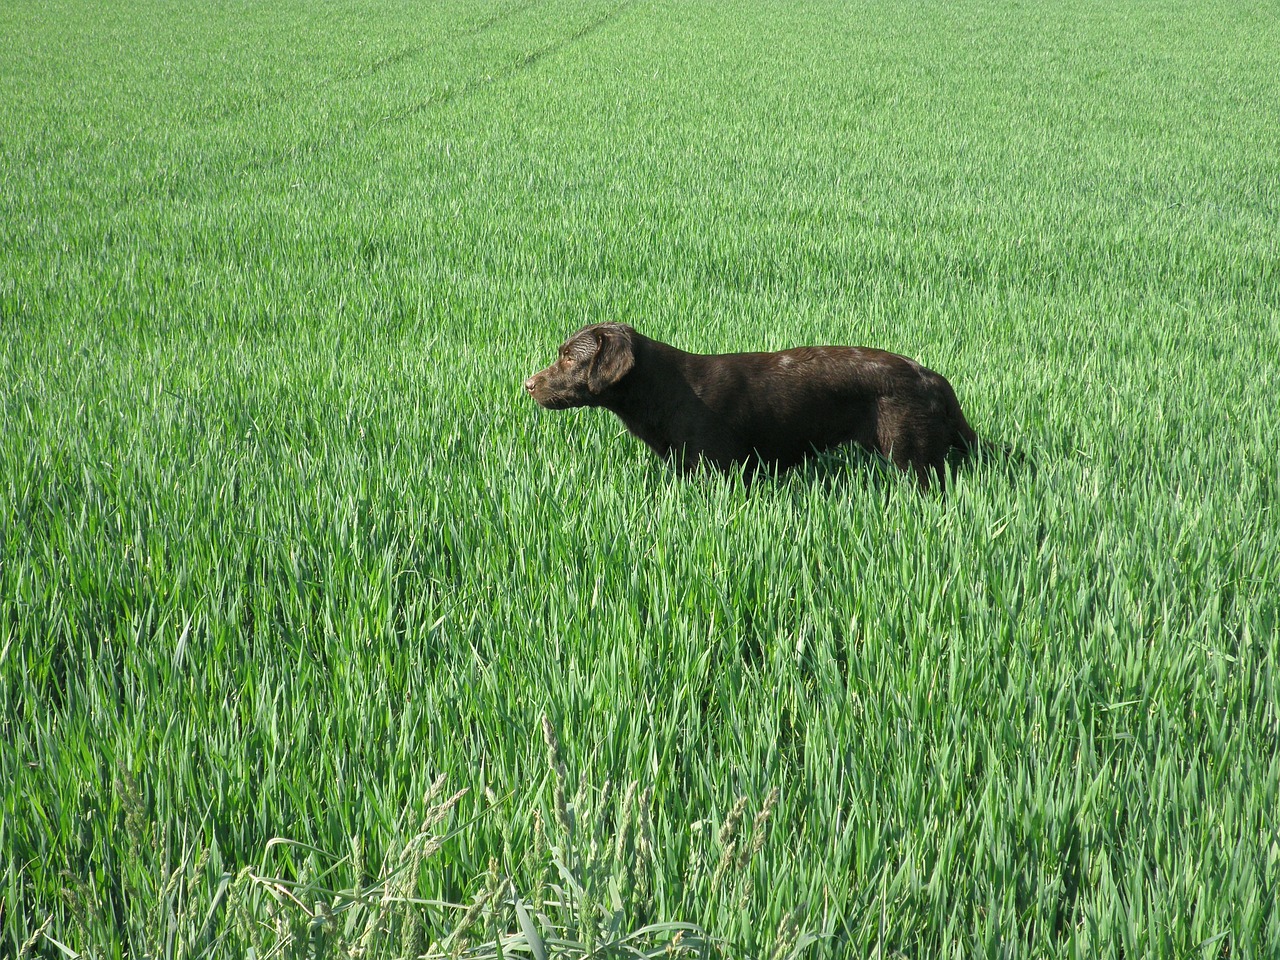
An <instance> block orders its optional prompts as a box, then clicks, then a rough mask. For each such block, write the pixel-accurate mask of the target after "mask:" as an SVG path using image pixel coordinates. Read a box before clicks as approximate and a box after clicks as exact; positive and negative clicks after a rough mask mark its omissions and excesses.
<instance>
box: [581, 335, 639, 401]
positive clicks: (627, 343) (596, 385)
mask: <svg viewBox="0 0 1280 960" xmlns="http://www.w3.org/2000/svg"><path fill="white" fill-rule="evenodd" d="M595 334H596V355H595V357H594V358H593V359H592V361H591V369H590V370H588V371H587V389H588V390H590V391H591V392H592V393H593V394H600V393H604V391H605V390H607V389H609V388H610V387H612V386H613V385H614V384H615V383H617V382H618V381H619V380H621V379H622V378H623V377H625V376H626V375H627V374H628V373H630V372H631V368H632V367H634V366H635V365H636V351H635V341H634V339H633V338H632V332H631V328H630V327H627V326H623V325H622V324H620V323H607V324H602V325H601V326H599V327H597V328H596V330H595Z"/></svg>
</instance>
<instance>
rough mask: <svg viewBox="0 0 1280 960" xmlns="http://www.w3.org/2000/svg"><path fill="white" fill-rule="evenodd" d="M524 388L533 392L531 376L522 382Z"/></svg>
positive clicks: (528, 391)
mask: <svg viewBox="0 0 1280 960" xmlns="http://www.w3.org/2000/svg"><path fill="white" fill-rule="evenodd" d="M524 389H525V391H526V392H527V393H533V377H530V378H529V379H528V380H526V381H525V382H524Z"/></svg>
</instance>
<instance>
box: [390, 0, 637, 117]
mask: <svg viewBox="0 0 1280 960" xmlns="http://www.w3.org/2000/svg"><path fill="white" fill-rule="evenodd" d="M636 2H637V0H622V2H621V3H618V4H617V5H615V6H613V7H611V8H610V9H609V10H607V11H605V12H604V13H603V14H601V15H600V16H598V17H596V18H595V19H594V20H591V21H590V22H588V23H586V24H584V25H583V26H582V27H580V28H579V29H577V30H576V31H574V32H573V33H571V34H569V35H568V36H566V37H561V38H560V39H558V40H553V41H552V42H551V43H548V44H546V45H545V46H542V47H539V48H538V49H536V50H531V51H530V52H529V53H526V54H525V55H524V56H522V57H520V58H519V59H517V60H515V61H512V62H511V63H510V64H509V65H508V66H507V68H506V69H504V70H501V71H498V72H495V73H487V74H484V75H483V76H477V77H472V78H471V79H469V80H465V81H463V82H462V83H461V84H459V85H458V86H456V87H448V86H446V87H445V88H444V90H442V91H439V92H438V93H434V94H432V95H431V96H429V97H425V98H423V99H422V100H419V101H418V102H416V103H413V104H411V105H409V106H408V107H406V108H405V109H403V110H400V111H398V112H397V113H392V114H388V115H387V116H385V117H382V118H380V119H379V120H375V121H374V122H373V123H371V124H370V125H369V127H368V128H367V130H371V129H373V128H374V127H376V126H379V125H381V124H384V123H396V122H399V121H401V120H406V119H408V118H409V117H412V116H416V115H417V114H420V113H423V112H425V111H427V110H430V109H432V108H434V107H439V106H443V105H444V104H447V103H453V102H455V101H460V100H465V99H466V98H467V97H470V96H473V95H474V94H475V93H476V92H478V91H479V90H481V89H483V88H484V87H487V86H491V85H493V84H495V83H501V82H503V81H506V80H509V79H511V78H512V77H514V76H517V75H519V74H520V73H523V72H524V71H525V70H528V69H530V68H531V67H534V66H536V65H537V64H538V63H540V62H541V61H543V60H545V59H546V58H547V57H552V56H555V55H556V54H558V53H561V52H563V51H564V50H567V49H569V48H570V47H572V46H574V45H575V44H578V43H580V42H581V41H582V40H584V39H585V38H586V37H588V36H590V35H591V34H593V33H595V32H597V31H599V30H602V29H604V28H605V27H607V26H608V25H609V24H611V23H613V22H614V21H615V20H617V19H618V18H619V17H621V16H622V14H623V13H625V12H626V11H627V10H628V9H629V8H630V7H633V6H635V4H636ZM366 132H367V131H366Z"/></svg>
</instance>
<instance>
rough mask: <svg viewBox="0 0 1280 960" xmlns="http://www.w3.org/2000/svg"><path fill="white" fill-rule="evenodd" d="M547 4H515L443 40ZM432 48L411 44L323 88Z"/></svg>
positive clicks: (476, 31) (531, 1)
mask: <svg viewBox="0 0 1280 960" xmlns="http://www.w3.org/2000/svg"><path fill="white" fill-rule="evenodd" d="M545 2H546V0H523V2H521V3H513V4H512V5H511V6H509V7H504V8H503V9H501V10H498V11H496V12H494V13H491V14H490V15H489V16H487V17H484V18H482V19H481V20H479V21H478V22H477V23H475V24H473V25H472V26H470V27H467V28H465V29H463V30H459V31H457V32H456V33H451V34H447V35H446V36H445V37H444V38H443V39H444V40H446V41H448V40H462V39H464V38H469V37H478V36H480V35H481V34H482V33H485V32H486V31H488V30H492V29H493V28H494V27H496V26H498V25H500V24H503V23H506V22H507V21H508V20H510V19H512V18H513V17H518V16H520V14H522V13H526V12H527V11H529V10H532V9H533V8H534V7H536V6H538V5H539V4H541V3H545ZM432 46H434V44H433V43H415V44H411V45H410V46H407V47H404V48H403V49H401V50H397V51H395V52H394V53H389V54H387V55H386V56H385V57H380V58H379V59H377V60H375V61H374V62H373V63H371V64H369V65H368V66H366V67H362V68H361V69H359V70H356V71H353V72H352V73H348V74H343V75H341V76H337V77H334V78H332V79H331V80H330V81H329V82H328V83H326V84H324V85H323V87H328V86H332V85H334V84H337V83H347V82H350V81H352V80H365V79H367V78H369V77H372V76H374V75H375V74H378V73H381V72H382V71H383V70H386V69H387V68H388V67H394V66H396V65H397V64H401V63H404V62H405V61H406V60H410V59H412V58H413V57H414V56H415V55H417V54H420V53H424V52H425V51H426V50H428V49H430V48H431V47H432ZM323 87H322V86H321V85H317V88H319V89H323Z"/></svg>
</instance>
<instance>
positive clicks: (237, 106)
mask: <svg viewBox="0 0 1280 960" xmlns="http://www.w3.org/2000/svg"><path fill="white" fill-rule="evenodd" d="M545 2H546V0H521V2H518V3H513V4H511V5H510V6H507V7H503V8H502V9H500V10H497V11H495V12H493V13H491V14H489V15H488V16H486V17H483V18H481V19H480V20H478V21H476V22H475V23H473V24H471V25H469V26H465V27H463V28H461V29H459V30H454V31H446V32H442V33H441V34H440V35H439V36H436V37H433V38H432V39H431V40H430V41H428V42H423V43H413V44H410V45H408V46H406V47H402V48H401V49H399V50H394V51H392V52H391V53H388V54H385V55H384V56H381V57H379V58H378V59H376V60H374V61H373V62H372V63H369V64H366V65H364V66H362V67H357V68H356V69H354V70H351V71H349V72H346V73H336V74H334V75H332V76H329V77H323V78H320V79H319V80H316V81H315V82H313V83H309V84H305V85H303V87H302V88H301V90H302V91H303V92H304V93H322V92H323V91H325V90H330V89H332V88H334V87H336V86H338V85H339V84H344V83H353V82H355V81H358V80H367V79H368V78H369V77H373V76H376V75H378V74H379V73H382V72H384V71H386V70H388V69H390V68H391V67H395V66H398V65H399V64H402V63H405V62H406V61H409V60H412V59H413V58H414V57H416V56H418V55H420V54H423V53H425V52H427V51H428V50H430V49H433V48H435V47H438V46H440V45H442V44H447V43H450V42H452V41H455V40H464V39H469V38H472V37H478V36H481V35H482V34H484V33H486V32H488V31H489V30H492V29H493V28H494V27H497V26H501V25H502V24H504V23H506V22H507V21H508V20H511V19H513V18H514V17H518V16H520V15H521V14H523V13H527V12H528V11H530V10H532V9H533V8H534V7H537V6H539V5H540V4H543V3H545ZM279 102H280V97H278V96H275V95H272V94H259V95H258V96H255V97H248V98H246V99H244V100H242V101H240V102H238V103H230V104H227V105H226V106H225V107H223V108H222V109H221V110H217V111H214V112H213V113H212V114H211V115H210V116H208V117H207V118H206V122H207V123H209V124H214V123H225V122H226V121H228V120H235V119H239V118H240V117H244V116H247V115H248V114H250V113H253V112H255V111H259V110H262V109H263V108H264V107H267V106H271V105H274V104H277V103H279Z"/></svg>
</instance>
